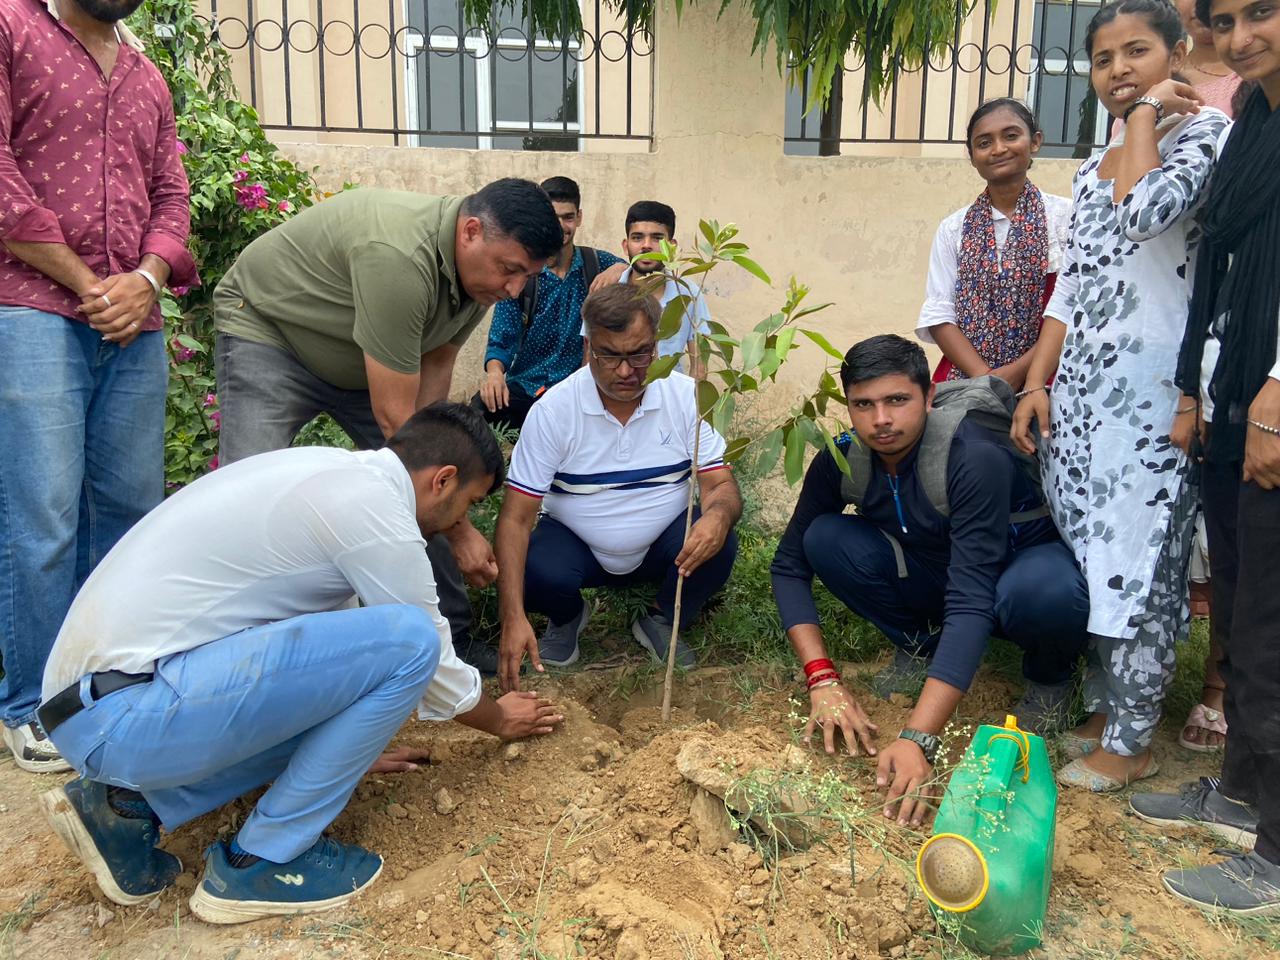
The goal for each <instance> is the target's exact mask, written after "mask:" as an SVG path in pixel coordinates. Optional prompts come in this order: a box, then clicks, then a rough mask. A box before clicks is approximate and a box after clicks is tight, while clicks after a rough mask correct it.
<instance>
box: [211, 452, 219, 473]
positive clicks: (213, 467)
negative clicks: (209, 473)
mask: <svg viewBox="0 0 1280 960" xmlns="http://www.w3.org/2000/svg"><path fill="white" fill-rule="evenodd" d="M209 469H210V470H217V469H218V455H217V454H216V453H215V454H214V455H213V456H212V457H210V458H209Z"/></svg>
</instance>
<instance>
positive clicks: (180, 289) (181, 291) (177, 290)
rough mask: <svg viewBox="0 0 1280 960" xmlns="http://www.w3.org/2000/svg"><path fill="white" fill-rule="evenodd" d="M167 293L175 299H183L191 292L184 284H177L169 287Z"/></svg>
mask: <svg viewBox="0 0 1280 960" xmlns="http://www.w3.org/2000/svg"><path fill="white" fill-rule="evenodd" d="M169 292H170V293H172V294H173V295H174V296H175V297H185V296H186V295H187V294H188V293H190V292H191V287H190V286H188V285H186V284H181V283H180V284H178V285H177V286H176V287H170V288H169Z"/></svg>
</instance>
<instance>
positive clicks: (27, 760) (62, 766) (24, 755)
mask: <svg viewBox="0 0 1280 960" xmlns="http://www.w3.org/2000/svg"><path fill="white" fill-rule="evenodd" d="M4 744H5V746H6V747H8V748H9V752H10V753H12V754H13V762H14V763H16V764H17V765H18V766H19V767H20V768H21V769H23V770H26V771H27V772H28V773H62V772H64V771H66V770H70V769H71V764H69V763H67V761H65V760H63V759H62V754H60V753H58V748H57V747H55V746H54V745H53V741H52V740H50V739H49V738H48V737H47V736H46V735H45V732H44V731H43V730H41V729H40V725H39V724H38V723H35V722H34V721H33V722H31V723H24V724H23V725H22V726H20V727H8V726H6V727H4Z"/></svg>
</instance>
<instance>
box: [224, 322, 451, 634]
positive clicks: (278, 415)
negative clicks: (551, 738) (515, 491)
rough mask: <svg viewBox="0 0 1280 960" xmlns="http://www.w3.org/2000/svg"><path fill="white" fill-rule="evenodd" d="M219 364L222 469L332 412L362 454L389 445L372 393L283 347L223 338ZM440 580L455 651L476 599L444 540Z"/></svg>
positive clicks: (435, 545)
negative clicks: (330, 378) (314, 368)
mask: <svg viewBox="0 0 1280 960" xmlns="http://www.w3.org/2000/svg"><path fill="white" fill-rule="evenodd" d="M214 343H215V345H214V353H213V358H214V365H215V367H216V371H217V378H218V409H219V410H221V411H222V427H221V429H220V431H219V433H218V459H219V462H220V463H223V464H227V463H234V462H235V461H236V460H243V459H244V458H245V457H251V456H253V455H254V454H256V453H266V452H267V451H269V450H283V449H284V448H285V447H287V446H289V444H291V443H292V442H293V438H294V437H296V436H297V435H298V431H299V430H301V429H302V428H303V427H304V426H306V425H307V423H308V422H310V421H311V420H312V419H313V418H314V417H316V416H318V415H319V414H321V413H327V414H329V416H331V417H333V419H334V421H335V422H336V423H337V424H338V425H339V426H340V427H342V429H343V430H344V431H346V434H347V436H349V437H350V438H351V440H352V442H353V443H355V445H356V446H357V447H359V448H360V449H362V450H373V449H376V448H378V447H381V446H382V444H383V443H384V442H385V441H384V438H383V436H382V430H381V428H380V427H379V426H378V422H377V420H376V419H374V416H373V406H372V405H371V404H370V402H369V391H367V390H340V389H338V388H337V387H335V386H332V385H331V384H328V383H325V382H324V381H323V380H321V379H320V378H319V377H317V376H315V375H314V374H313V373H311V372H310V371H309V370H307V368H306V367H304V366H303V365H302V364H301V363H299V362H298V361H297V359H296V358H295V357H294V356H293V354H291V353H289V352H287V351H285V350H281V349H280V348H279V347H272V346H268V345H267V344H264V343H255V342H254V341H252V340H244V339H242V338H240V337H233V336H230V335H228V334H225V333H219V334H217V336H216V338H215V342H214ZM427 556H428V557H429V558H430V560H431V568H432V570H434V571H435V575H436V591H437V593H438V595H439V598H440V613H441V615H442V616H444V618H445V619H446V620H448V621H449V629H450V631H451V632H452V634H453V642H454V644H455V646H457V645H461V644H464V643H465V642H466V640H467V639H469V637H470V633H471V601H470V600H468V599H467V588H466V584H465V583H464V582H463V579H462V571H460V570H459V569H458V564H457V562H456V561H455V560H454V558H453V551H452V550H451V549H450V547H449V543H448V541H447V540H445V538H444V537H442V536H435V537H432V538H431V539H430V540H428V541H427Z"/></svg>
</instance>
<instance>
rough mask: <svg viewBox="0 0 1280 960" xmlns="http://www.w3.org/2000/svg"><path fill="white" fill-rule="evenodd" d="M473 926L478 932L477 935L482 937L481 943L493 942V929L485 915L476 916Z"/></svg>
mask: <svg viewBox="0 0 1280 960" xmlns="http://www.w3.org/2000/svg"><path fill="white" fill-rule="evenodd" d="M472 928H473V929H474V930H475V932H476V936H477V937H479V938H480V942H481V943H492V942H493V929H492V928H491V927H490V926H489V924H488V923H486V922H485V920H484V918H483V917H476V922H475V923H474V924H472Z"/></svg>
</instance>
